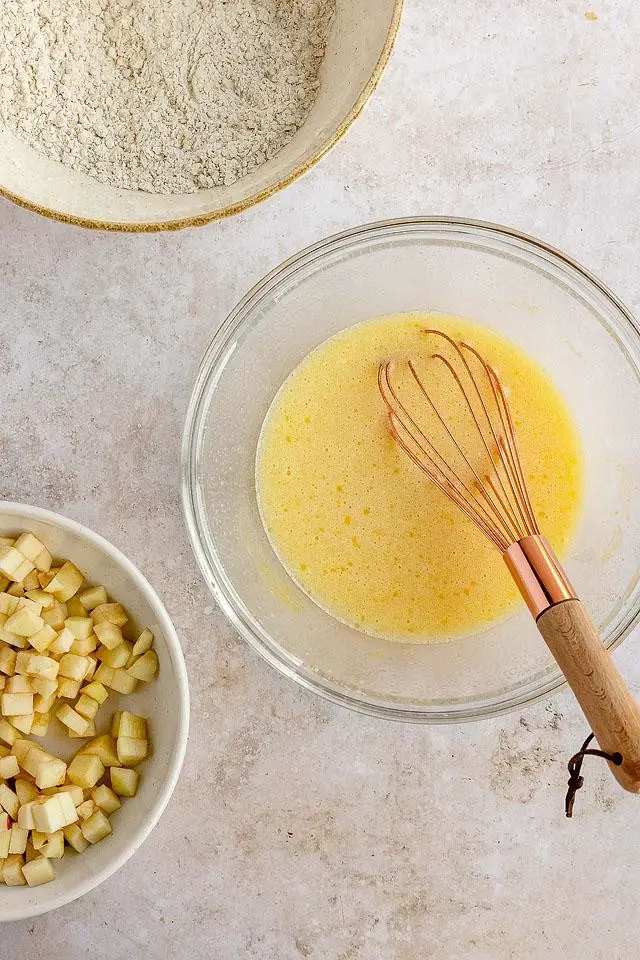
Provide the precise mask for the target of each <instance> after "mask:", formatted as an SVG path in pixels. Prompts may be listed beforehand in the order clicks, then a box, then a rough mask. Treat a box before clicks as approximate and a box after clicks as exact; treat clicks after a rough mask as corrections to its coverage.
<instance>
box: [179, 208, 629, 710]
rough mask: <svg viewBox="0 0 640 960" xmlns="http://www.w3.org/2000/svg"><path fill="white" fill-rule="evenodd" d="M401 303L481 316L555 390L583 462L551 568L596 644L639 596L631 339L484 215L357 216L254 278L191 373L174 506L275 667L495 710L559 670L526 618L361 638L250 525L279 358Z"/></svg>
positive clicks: (540, 690)
mask: <svg viewBox="0 0 640 960" xmlns="http://www.w3.org/2000/svg"><path fill="white" fill-rule="evenodd" d="M417 310H435V311H441V312H443V313H451V314H458V315H461V316H466V317H468V318H470V319H472V320H474V321H476V322H479V323H482V324H485V325H486V326H488V327H492V328H494V329H496V330H497V331H499V332H500V333H502V334H504V335H505V336H507V337H509V338H510V339H511V340H513V341H514V342H515V343H517V344H519V345H520V346H521V347H523V348H524V349H525V350H526V351H527V352H528V353H529V354H530V355H532V356H533V357H534V358H535V359H536V360H537V361H538V362H539V363H540V364H541V365H542V366H543V367H544V368H545V369H546V370H547V372H548V374H549V375H550V376H551V377H552V379H553V380H554V381H555V383H556V384H557V385H558V387H559V388H560V389H561V391H562V392H563V394H564V396H565V399H566V401H567V403H568V405H569V407H570V408H571V409H572V411H573V414H574V416H575V418H576V420H577V423H578V427H579V430H580V434H581V436H582V440H583V444H584V453H585V470H586V494H585V503H584V512H583V516H582V520H581V523H580V527H579V530H578V533H577V536H576V538H575V541H574V543H573V546H572V548H571V549H570V552H569V555H568V556H567V558H566V564H567V568H568V571H569V573H570V576H571V578H572V580H573V581H574V583H575V585H576V587H577V589H578V591H579V594H580V596H581V597H583V598H584V600H585V601H586V603H587V605H588V607H589V609H590V610H591V613H592V615H593V616H594V618H595V620H596V622H597V623H598V625H599V626H600V628H601V629H602V632H603V637H604V639H605V641H606V642H608V643H613V642H615V641H617V640H619V639H620V637H621V636H622V634H623V633H624V631H625V630H626V629H628V628H629V624H630V622H631V620H632V619H633V617H634V616H635V614H636V612H637V606H638V547H639V544H640V497H639V492H640V466H639V465H640V435H639V433H638V430H637V428H636V426H635V424H636V422H637V411H638V409H639V406H640V382H639V378H638V356H639V352H638V335H637V332H636V331H635V329H634V328H633V326H632V324H631V321H630V320H628V319H627V318H626V317H625V315H624V313H623V312H622V308H620V307H619V305H617V303H616V302H615V301H614V300H613V299H612V298H611V297H610V296H609V295H608V294H607V293H606V292H605V291H604V290H603V289H602V288H601V287H600V286H599V285H597V284H596V283H595V282H592V280H590V279H589V278H588V277H587V275H585V274H584V273H582V272H581V271H580V270H579V269H577V268H575V267H574V266H573V265H571V264H570V263H568V262H567V261H566V260H565V259H564V258H562V257H561V256H559V255H555V254H554V253H553V252H551V251H549V250H548V249H547V248H545V247H543V246H542V245H536V244H535V243H534V242H529V241H527V240H526V239H524V238H519V237H517V236H513V235H509V234H508V233H507V232H505V231H501V230H499V229H497V228H495V229H494V228H491V227H490V226H481V225H471V224H464V223H453V222H451V221H445V222H440V221H431V222H429V221H409V222H398V223H396V224H391V225H384V224H382V225H378V226H374V227H371V228H363V229H362V230H361V231H352V232H350V233H349V234H345V235H342V236H341V237H338V238H334V239H333V240H330V241H326V242H325V243H324V244H320V245H318V246H317V247H316V248H312V249H310V250H309V251H307V252H305V253H304V254H301V255H300V256H299V257H298V258H296V259H295V260H294V261H291V262H290V263H289V264H285V265H284V267H283V268H281V269H280V270H279V271H276V272H275V274H274V275H272V276H271V277H270V278H267V280H266V281H264V282H263V284H262V285H260V286H259V287H258V288H256V290H254V291H253V292H252V294H250V295H249V296H248V298H246V300H245V301H244V302H243V303H242V304H241V305H240V306H239V308H238V309H237V310H236V312H235V314H234V315H233V316H232V317H231V318H230V320H229V321H228V323H227V324H226V326H225V327H224V328H223V329H222V330H221V331H220V332H219V333H218V335H217V336H216V338H215V340H214V342H213V344H212V346H211V348H210V350H209V353H208V354H207V357H206V358H205V362H204V364H203V368H202V370H201V374H200V378H199V382H198V384H197V387H196V392H195V394H194V398H193V401H192V409H191V414H190V417H191V419H190V422H189V423H188V429H187V434H186V437H185V446H186V451H187V469H188V471H189V474H188V479H187V484H188V487H187V494H186V503H187V514H188V517H189V514H190V513H191V512H192V517H191V519H192V521H193V522H192V538H193V540H194V545H195V549H196V553H197V554H198V559H199V561H200V564H201V566H202V569H203V572H204V573H205V576H206V577H207V580H208V582H209V584H210V586H211V587H212V589H213V590H214V592H215V593H216V596H217V598H218V600H219V601H220V602H221V604H222V606H223V607H224V609H225V610H226V611H227V613H228V614H229V616H230V617H231V619H232V620H233V622H234V623H235V624H236V626H237V627H238V628H239V629H240V631H241V632H242V633H243V635H244V636H245V638H246V639H248V640H249V641H250V642H251V643H253V644H254V645H255V646H256V647H257V648H258V649H259V650H260V652H261V653H263V655H265V656H266V657H267V658H268V659H270V660H271V661H272V662H273V663H274V664H276V665H277V666H278V667H279V668H280V669H281V670H283V671H284V672H285V673H288V674H289V675H291V676H294V677H295V678H296V679H298V680H299V681H300V682H302V683H303V684H305V685H307V686H309V687H311V688H313V689H315V690H317V691H318V692H321V693H324V694H326V695H328V696H331V697H334V698H336V699H338V700H341V701H343V702H345V703H347V704H349V705H352V706H356V707H359V708H360V709H367V710H371V711H374V712H382V713H384V714H386V715H392V716H394V715H395V716H403V717H406V718H408V719H431V720H451V719H463V718H468V717H474V716H480V715H483V714H488V713H489V714H490V713H495V712H498V711H500V710H504V709H509V708H511V707H514V706H516V705H518V704H520V703H523V702H526V701H529V700H531V699H534V698H536V697H537V696H540V695H543V694H544V693H546V692H548V691H550V690H551V689H553V688H554V686H556V685H558V683H560V682H561V676H560V674H559V671H558V670H557V668H556V667H555V664H554V663H553V661H552V660H551V658H550V656H549V654H548V653H547V651H546V648H545V646H544V644H543V643H542V641H541V638H540V637H539V634H538V632H537V630H536V629H535V625H534V624H533V622H532V621H531V619H530V618H529V616H528V614H527V613H526V612H525V611H524V610H522V611H521V612H520V613H518V614H516V615H514V616H513V617H511V618H509V619H508V620H506V621H503V622H501V623H498V624H496V625H494V626H493V627H491V628H490V629H488V630H486V631H484V632H483V633H481V634H480V635H476V636H470V637H467V638H466V639H462V640H458V641H456V642H454V643H451V644H441V645H411V644H397V643H390V642H388V641H385V640H380V639H374V638H371V637H368V636H365V635H363V634H361V633H359V632H357V631H355V630H353V629H351V628H350V627H348V626H346V625H344V624H341V623H339V622H337V621H336V620H334V619H333V618H331V617H330V616H328V615H327V614H326V613H325V612H324V611H323V610H321V609H320V608H319V607H317V606H316V605H315V604H314V603H313V602H312V601H310V600H309V599H308V598H307V597H306V596H305V595H304V594H303V593H302V592H301V591H300V590H299V589H298V587H297V586H296V585H295V584H294V583H293V582H292V581H291V580H290V578H289V577H288V575H287V574H286V573H285V571H284V570H283V568H282V567H281V566H280V564H279V562H278V560H277V558H276V557H275V555H274V553H273V551H272V549H271V547H270V544H269V542H268V540H267V538H266V536H265V533H264V531H263V528H262V525H261V522H260V518H259V515H258V510H257V506H256V496H255V489H254V457H255V449H256V441H257V439H258V435H259V431H260V427H261V424H262V421H263V418H264V416H265V413H266V411H267V409H268V407H269V404H270V402H271V400H272V398H273V396H274V394H275V393H276V391H277V389H278V387H279V386H280V384H281V383H282V382H283V380H284V379H285V378H286V376H287V375H288V374H289V373H290V371H291V370H292V368H293V367H294V366H295V365H296V364H297V363H298V362H299V361H300V360H301V359H302V358H303V357H304V356H305V355H306V354H307V353H308V352H309V350H311V349H312V348H313V347H314V346H316V345H317V344H318V343H319V342H320V341H322V340H324V339H325V338H326V337H328V336H330V335H332V334H334V333H336V332H337V331H339V330H341V329H343V328H344V327H346V326H348V325H350V324H352V323H355V322H358V321H361V320H365V319H367V318H370V317H373V316H377V315H382V314H388V313H397V312H403V311H417Z"/></svg>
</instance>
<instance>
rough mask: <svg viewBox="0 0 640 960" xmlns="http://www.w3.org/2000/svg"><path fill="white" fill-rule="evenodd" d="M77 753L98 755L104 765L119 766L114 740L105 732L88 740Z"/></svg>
mask: <svg viewBox="0 0 640 960" xmlns="http://www.w3.org/2000/svg"><path fill="white" fill-rule="evenodd" d="M79 753H80V754H88V755H89V756H94V757H99V758H100V760H101V761H102V764H103V766H105V767H118V766H120V761H119V760H118V752H117V749H116V743H115V740H114V739H113V737H110V736H109V735H108V734H106V733H103V734H102V735H101V736H99V737H95V738H94V739H93V740H90V741H89V743H87V744H85V746H84V747H82V748H81V750H80V751H79Z"/></svg>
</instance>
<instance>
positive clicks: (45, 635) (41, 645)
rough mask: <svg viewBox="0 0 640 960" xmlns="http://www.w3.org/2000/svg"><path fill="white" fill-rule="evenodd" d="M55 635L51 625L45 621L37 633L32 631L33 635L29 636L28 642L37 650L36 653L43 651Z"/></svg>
mask: <svg viewBox="0 0 640 960" xmlns="http://www.w3.org/2000/svg"><path fill="white" fill-rule="evenodd" d="M57 636H58V634H57V633H56V631H55V630H54V629H53V627H51V626H49V624H48V623H45V625H44V627H43V628H42V630H38V632H37V633H34V634H33V636H31V637H29V643H30V644H31V646H32V647H33V648H34V650H37V651H38V653H44V652H45V650H47V649H48V648H49V647H50V646H51V644H52V643H53V641H54V640H55V639H56V637H57Z"/></svg>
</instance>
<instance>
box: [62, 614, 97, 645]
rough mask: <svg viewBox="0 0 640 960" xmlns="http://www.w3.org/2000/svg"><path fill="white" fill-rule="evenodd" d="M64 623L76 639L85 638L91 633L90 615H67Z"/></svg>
mask: <svg viewBox="0 0 640 960" xmlns="http://www.w3.org/2000/svg"><path fill="white" fill-rule="evenodd" d="M64 625H65V627H66V628H67V630H71V633H72V634H73V635H74V637H75V638H76V640H86V639H87V638H88V637H90V636H91V634H92V633H93V620H92V619H91V617H67V619H66V620H65V622H64Z"/></svg>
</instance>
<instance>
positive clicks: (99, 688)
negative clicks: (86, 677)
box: [80, 680, 109, 703]
mask: <svg viewBox="0 0 640 960" xmlns="http://www.w3.org/2000/svg"><path fill="white" fill-rule="evenodd" d="M80 693H82V694H84V695H85V696H87V697H91V699H92V700H96V701H97V703H104V702H105V700H107V699H108V697H109V691H108V690H107V688H106V687H103V685H102V684H101V683H98V682H97V680H94V681H93V683H89V684H87V686H86V687H83V688H82V690H81V691H80Z"/></svg>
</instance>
